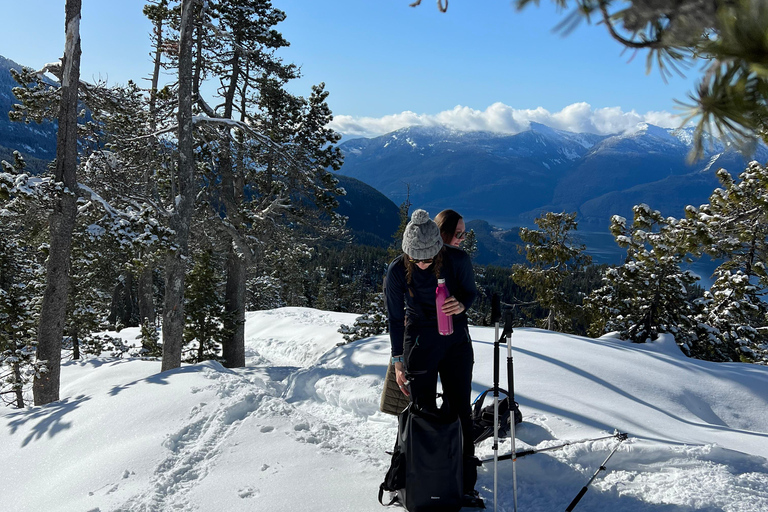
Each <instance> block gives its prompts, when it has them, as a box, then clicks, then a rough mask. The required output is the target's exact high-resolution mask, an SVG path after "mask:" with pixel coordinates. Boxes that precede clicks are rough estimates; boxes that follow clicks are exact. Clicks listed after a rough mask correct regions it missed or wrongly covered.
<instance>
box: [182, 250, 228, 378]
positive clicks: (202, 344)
mask: <svg viewBox="0 0 768 512" xmlns="http://www.w3.org/2000/svg"><path fill="white" fill-rule="evenodd" d="M219 281H220V278H219V276H218V275H217V272H216V268H215V264H214V261H213V254H212V251H211V250H203V251H200V252H198V254H197V255H196V257H195V264H194V266H193V267H192V271H191V272H190V273H189V276H188V277H187V289H186V291H185V293H184V297H185V300H186V306H185V312H186V315H187V322H186V325H185V328H184V342H185V348H184V354H185V357H184V360H185V361H186V362H189V363H199V362H201V361H207V360H209V359H219V358H220V353H221V342H222V338H223V336H224V330H223V328H222V317H223V314H224V305H223V301H222V299H221V298H220V297H219V291H218V289H217V288H218V283H219Z"/></svg>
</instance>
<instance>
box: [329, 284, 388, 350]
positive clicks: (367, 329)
mask: <svg viewBox="0 0 768 512" xmlns="http://www.w3.org/2000/svg"><path fill="white" fill-rule="evenodd" d="M388 331H389V321H388V319H387V310H386V306H385V305H384V293H383V292H379V293H377V294H376V295H374V297H373V300H372V301H371V302H369V303H368V307H367V308H366V311H365V313H363V314H362V315H360V316H359V317H357V318H355V323H354V324H352V325H351V326H348V325H342V326H341V327H339V332H340V333H341V334H343V338H344V340H345V341H346V342H347V343H352V342H353V341H357V340H360V339H363V338H370V337H371V336H377V335H379V334H384V333H386V332H388Z"/></svg>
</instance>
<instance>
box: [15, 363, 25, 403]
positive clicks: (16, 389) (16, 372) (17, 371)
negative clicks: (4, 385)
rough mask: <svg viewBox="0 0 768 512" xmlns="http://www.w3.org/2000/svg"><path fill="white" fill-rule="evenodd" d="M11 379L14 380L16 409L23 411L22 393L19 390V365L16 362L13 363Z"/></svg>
mask: <svg viewBox="0 0 768 512" xmlns="http://www.w3.org/2000/svg"><path fill="white" fill-rule="evenodd" d="M13 377H14V379H16V386H15V389H14V394H15V395H16V407H17V408H19V409H23V408H24V393H23V392H22V390H21V363H19V362H18V361H17V362H15V363H13Z"/></svg>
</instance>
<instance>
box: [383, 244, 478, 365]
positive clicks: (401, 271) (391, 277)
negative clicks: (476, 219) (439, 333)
mask: <svg viewBox="0 0 768 512" xmlns="http://www.w3.org/2000/svg"><path fill="white" fill-rule="evenodd" d="M442 251H443V264H442V268H441V272H440V273H441V276H440V277H442V278H443V279H445V285H446V286H447V287H448V293H449V294H450V295H452V296H454V297H456V299H457V300H458V301H459V302H461V303H462V304H464V308H465V310H464V311H463V312H462V313H460V314H458V315H454V317H453V329H454V332H456V331H459V330H462V331H463V330H465V329H466V326H467V315H466V310H467V309H469V308H470V306H472V303H473V302H474V301H475V297H476V296H477V287H476V286H475V274H474V271H473V270H472V261H471V260H470V258H469V255H468V254H467V253H466V252H464V251H462V250H461V249H457V248H455V247H451V246H447V245H446V246H443V249H442ZM404 257H405V256H404V255H400V256H398V257H397V258H395V259H394V260H393V261H392V263H390V264H389V268H388V269H387V276H386V277H385V278H384V296H385V298H386V301H387V316H388V319H389V338H390V340H391V342H392V355H393V356H398V355H402V353H403V338H404V336H405V318H406V316H407V317H408V324H409V325H413V326H417V327H418V326H430V327H434V328H435V330H436V329H437V307H436V305H435V289H436V288H437V277H436V276H435V272H434V269H433V268H432V266H430V267H429V268H427V269H426V270H421V269H420V268H418V267H416V268H414V270H413V284H412V285H411V286H410V288H411V290H412V291H413V296H411V294H410V293H409V290H408V288H409V285H408V283H407V281H406V277H405V262H403V258H404Z"/></svg>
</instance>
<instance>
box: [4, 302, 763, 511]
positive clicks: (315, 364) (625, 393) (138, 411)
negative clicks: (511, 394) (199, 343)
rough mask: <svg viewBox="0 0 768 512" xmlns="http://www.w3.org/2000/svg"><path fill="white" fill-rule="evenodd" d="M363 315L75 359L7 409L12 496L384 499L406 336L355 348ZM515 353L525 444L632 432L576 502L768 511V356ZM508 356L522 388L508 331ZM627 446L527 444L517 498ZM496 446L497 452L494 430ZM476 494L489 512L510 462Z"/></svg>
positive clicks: (127, 504)
mask: <svg viewBox="0 0 768 512" xmlns="http://www.w3.org/2000/svg"><path fill="white" fill-rule="evenodd" d="M353 321H354V315H350V314H345V313H329V312H324V311H317V310H312V309H302V308H284V309H278V310H273V311H261V312H257V313H250V314H248V316H247V324H246V337H247V340H246V344H247V347H246V351H247V357H248V367H247V368H244V369H238V370H228V369H225V368H223V367H222V366H221V365H219V364H217V363H211V362H208V363H204V364H199V365H188V366H184V367H182V368H180V369H177V370H174V371H170V372H165V373H158V372H159V370H160V363H158V362H147V361H140V360H131V359H109V358H97V359H90V360H86V361H72V362H68V363H66V364H64V366H63V368H62V398H63V399H62V401H61V402H59V403H56V404H51V405H49V406H45V407H33V408H29V409H26V410H14V409H9V408H4V409H2V411H0V436H1V437H0V460H2V463H3V478H1V479H0V509H2V510H8V511H15V512H23V511H29V512H39V511H43V510H46V511H91V512H93V511H99V512H107V511H166V510H169V511H192V510H197V511H205V512H208V511H211V512H216V511H227V512H234V511H265V512H276V511H317V512H320V511H322V512H326V511H347V510H348V511H356V512H361V511H382V510H384V509H383V507H381V506H380V505H379V503H378V502H377V500H376V495H377V490H378V485H379V483H380V482H381V481H382V479H383V476H384V473H385V472H386V469H387V466H388V463H389V456H388V455H386V454H385V450H388V449H391V447H392V445H393V443H394V437H395V425H396V418H395V417H393V416H388V415H384V414H382V413H380V412H378V402H379V393H380V390H381V386H382V379H383V376H384V372H385V369H386V363H387V357H388V353H389V341H388V338H387V337H386V336H378V337H374V338H370V339H367V340H361V341H358V342H356V343H353V344H350V345H344V346H337V343H339V342H341V341H342V338H341V335H340V334H338V333H337V332H336V330H337V329H338V326H339V325H340V324H342V323H346V324H351V323H352V322H353ZM471 334H472V337H473V339H474V349H475V360H476V365H475V373H474V375H475V377H474V391H475V392H476V393H479V392H481V391H482V390H484V389H485V388H486V387H489V386H490V385H491V383H492V378H493V371H492V366H493V337H494V331H493V329H492V328H472V329H471ZM121 335H122V336H123V337H125V338H126V339H132V338H134V337H135V336H136V335H137V330H135V329H125V330H123V331H122V332H121ZM513 355H514V365H515V389H516V394H517V398H518V401H519V402H520V404H521V408H522V411H523V414H524V417H525V421H524V423H523V424H522V425H519V426H518V429H517V440H518V441H517V445H518V450H519V449H521V448H523V447H528V446H538V447H545V446H548V445H552V444H557V443H560V442H563V441H569V440H580V439H585V438H590V437H596V436H600V435H605V434H611V433H613V431H614V429H618V430H620V431H626V432H628V433H629V434H630V435H631V438H630V440H629V441H627V442H625V443H624V444H622V446H621V447H620V448H619V451H618V452H617V453H616V454H615V455H614V456H613V458H612V459H611V460H610V462H609V463H608V469H607V471H606V472H605V473H602V474H601V476H600V477H599V478H598V479H597V480H596V481H595V482H594V484H593V486H592V487H590V490H589V492H588V493H587V494H586V496H585V497H584V499H583V500H582V501H581V503H580V504H579V505H578V507H577V509H576V510H582V511H585V512H586V511H593V512H594V511H597V512H603V511H604V512H609V511H610V512H616V511H621V512H633V511H643V512H646V511H648V512H683V511H694V510H696V511H708V512H715V511H718V512H721V511H722V512H758V511H761V512H764V511H766V510H768V433H766V432H768V368H766V367H761V366H756V365H748V364H716V363H709V362H704V361H697V360H693V359H688V358H686V357H684V356H683V355H682V354H681V352H680V351H679V350H678V349H677V347H676V346H675V345H674V343H673V342H672V340H671V339H662V340H660V341H658V342H656V343H653V344H645V345H633V344H631V343H627V342H622V341H619V340H615V339H611V338H602V339H599V340H592V339H587V338H580V337H577V336H570V335H564V334H556V333H550V332H546V331H540V330H535V329H518V330H516V331H515V333H514V335H513ZM501 356H502V357H501V360H502V383H504V382H506V376H505V371H504V364H503V362H504V361H505V359H506V348H504V346H502V350H501ZM614 445H615V441H614V440H605V441H597V442H587V443H577V444H573V445H570V446H568V447H567V448H564V449H561V450H556V451H551V452H546V453H539V454H535V455H531V456H528V457H525V458H522V459H519V460H518V463H517V475H518V505H519V506H518V510H520V511H521V512H522V511H527V512H534V511H536V512H552V511H557V510H564V509H565V507H566V506H567V505H568V503H570V501H571V499H572V498H573V497H574V496H575V495H576V493H577V492H578V491H579V489H580V488H581V487H582V486H583V485H584V484H585V483H586V482H587V480H588V479H589V477H590V476H591V475H592V473H593V472H594V471H595V470H596V469H597V468H598V467H599V465H600V464H601V463H602V461H603V460H604V459H605V457H606V456H607V454H608V453H609V452H610V450H611V449H612V448H613V446H614ZM509 446H510V443H509V441H508V440H505V442H504V443H502V448H501V451H502V452H506V451H508V450H509ZM478 451H479V455H480V456H481V457H488V456H490V455H491V453H492V452H491V441H490V440H487V441H485V442H484V443H483V444H481V445H480V446H479V448H478ZM499 477H500V483H499V496H498V500H499V502H498V504H499V510H505V511H511V510H512V485H511V478H512V466H511V462H509V461H503V462H501V463H500V464H499ZM478 489H479V490H480V493H481V495H482V496H483V497H484V498H485V499H486V503H487V506H488V507H489V509H490V508H491V507H492V501H493V498H494V497H493V472H492V464H487V465H486V466H484V467H482V468H481V469H480V474H479V480H478Z"/></svg>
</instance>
